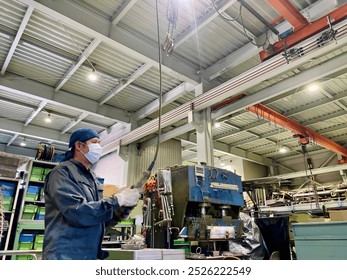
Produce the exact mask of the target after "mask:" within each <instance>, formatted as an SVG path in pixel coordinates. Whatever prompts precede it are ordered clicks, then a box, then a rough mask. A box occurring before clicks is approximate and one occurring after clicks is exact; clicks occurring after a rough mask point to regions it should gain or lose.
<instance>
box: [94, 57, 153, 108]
mask: <svg viewBox="0 0 347 280" xmlns="http://www.w3.org/2000/svg"><path fill="white" fill-rule="evenodd" d="M151 67H152V65H151V64H149V63H145V64H143V65H142V66H141V67H140V68H139V69H137V70H136V71H135V72H134V73H132V74H131V75H130V77H128V78H127V79H126V80H127V81H126V82H125V83H124V84H119V85H118V86H116V87H115V88H114V89H112V90H111V91H110V92H109V93H108V94H106V95H105V96H104V97H103V98H101V99H100V101H99V105H102V104H104V103H105V102H107V101H108V100H110V99H111V98H112V97H114V96H116V95H117V94H118V93H120V92H121V91H122V90H123V89H125V88H126V87H127V86H128V85H129V84H131V83H132V82H134V81H135V80H136V79H137V78H139V77H140V76H141V75H143V74H144V73H145V72H147V71H148V70H149V69H151Z"/></svg>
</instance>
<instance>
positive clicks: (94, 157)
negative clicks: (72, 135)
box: [83, 143, 102, 164]
mask: <svg viewBox="0 0 347 280" xmlns="http://www.w3.org/2000/svg"><path fill="white" fill-rule="evenodd" d="M83 144H84V143H83ZM87 146H88V148H89V152H88V153H86V154H84V156H85V157H86V159H87V160H88V161H89V162H90V163H91V164H93V163H96V162H97V161H98V160H99V159H100V157H101V153H102V148H101V146H100V144H99V143H91V144H89V145H87Z"/></svg>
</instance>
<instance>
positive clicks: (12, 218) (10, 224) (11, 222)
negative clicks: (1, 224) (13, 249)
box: [0, 177, 21, 260]
mask: <svg viewBox="0 0 347 280" xmlns="http://www.w3.org/2000/svg"><path fill="white" fill-rule="evenodd" d="M0 181H5V182H14V183H17V184H16V189H15V192H14V196H13V202H12V207H11V209H10V210H9V211H4V215H5V220H7V221H8V228H7V234H6V238H4V240H1V242H5V244H4V246H3V250H4V251H7V250H9V249H10V248H9V246H10V238H11V234H12V229H13V226H14V223H15V212H16V207H17V204H18V203H17V202H18V196H19V190H20V187H21V180H20V179H15V178H8V177H0ZM6 216H7V219H6ZM1 258H2V259H3V260H5V259H6V256H5V255H4V256H2V257H1Z"/></svg>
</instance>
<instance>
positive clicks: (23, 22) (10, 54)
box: [1, 6, 34, 75]
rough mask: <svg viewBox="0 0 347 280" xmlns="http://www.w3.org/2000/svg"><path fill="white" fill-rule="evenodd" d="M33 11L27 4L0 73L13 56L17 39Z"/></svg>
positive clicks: (4, 69)
mask: <svg viewBox="0 0 347 280" xmlns="http://www.w3.org/2000/svg"><path fill="white" fill-rule="evenodd" d="M33 11H34V8H33V7H31V6H29V7H28V9H27V10H26V12H25V15H24V17H23V19H22V22H21V24H20V26H19V28H18V31H17V34H16V37H15V38H14V40H13V42H12V45H11V47H10V50H9V51H8V53H7V56H6V59H5V61H4V64H3V65H2V68H1V75H4V74H5V72H6V69H7V67H8V65H9V64H10V61H11V59H12V56H13V54H14V52H15V51H16V48H17V46H18V43H19V40H20V38H21V37H22V35H23V33H24V30H25V28H26V26H27V25H28V22H29V19H30V17H31V15H32V13H33Z"/></svg>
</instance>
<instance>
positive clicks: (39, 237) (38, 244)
mask: <svg viewBox="0 0 347 280" xmlns="http://www.w3.org/2000/svg"><path fill="white" fill-rule="evenodd" d="M43 239H44V234H36V236H35V243H34V249H35V250H42V248H43Z"/></svg>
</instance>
